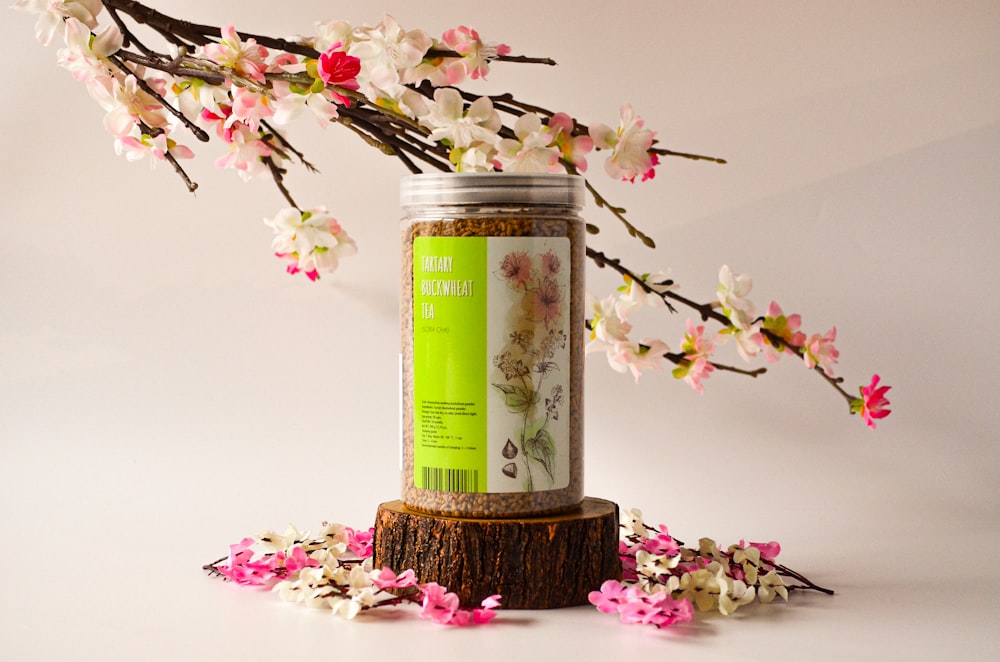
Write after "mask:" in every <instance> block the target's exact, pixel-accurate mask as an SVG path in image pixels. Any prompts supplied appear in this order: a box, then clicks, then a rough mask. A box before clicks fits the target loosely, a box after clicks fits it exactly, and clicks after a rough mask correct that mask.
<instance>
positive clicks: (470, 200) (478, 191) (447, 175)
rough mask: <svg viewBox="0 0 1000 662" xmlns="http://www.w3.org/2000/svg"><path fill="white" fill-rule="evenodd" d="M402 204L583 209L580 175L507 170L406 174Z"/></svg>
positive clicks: (581, 179)
mask: <svg viewBox="0 0 1000 662" xmlns="http://www.w3.org/2000/svg"><path fill="white" fill-rule="evenodd" d="M399 198H400V205H401V206H402V207H404V208H405V207H420V206H427V205H483V204H529V205H563V206H573V207H578V208H582V207H583V202H584V186H583V178H582V177H580V176H579V175H569V174H547V173H531V174H526V173H506V172H439V173H426V174H421V175H409V176H407V177H404V178H403V180H402V181H401V182H400V186H399Z"/></svg>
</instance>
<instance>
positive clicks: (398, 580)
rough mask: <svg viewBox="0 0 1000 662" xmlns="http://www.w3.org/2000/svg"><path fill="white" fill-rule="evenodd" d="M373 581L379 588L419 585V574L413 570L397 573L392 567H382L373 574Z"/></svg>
mask: <svg viewBox="0 0 1000 662" xmlns="http://www.w3.org/2000/svg"><path fill="white" fill-rule="evenodd" d="M372 583H373V584H375V586H378V587H379V588H382V589H386V588H407V587H409V586H416V585H417V576H416V574H415V573H414V572H413V570H404V571H403V572H401V573H400V574H398V575H397V574H396V573H395V572H393V571H392V569H391V568H382V569H381V570H379V571H378V572H375V573H373V574H372Z"/></svg>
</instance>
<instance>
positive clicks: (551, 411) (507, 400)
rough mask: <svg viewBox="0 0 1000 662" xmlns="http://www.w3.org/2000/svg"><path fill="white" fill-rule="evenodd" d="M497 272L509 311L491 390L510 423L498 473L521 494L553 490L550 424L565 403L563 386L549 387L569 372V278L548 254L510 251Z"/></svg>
mask: <svg viewBox="0 0 1000 662" xmlns="http://www.w3.org/2000/svg"><path fill="white" fill-rule="evenodd" d="M497 266H498V268H497V270H496V276H497V278H498V279H501V280H502V281H503V282H504V283H505V284H506V286H507V287H506V288H505V289H506V291H507V293H508V295H509V297H510V308H511V311H513V312H512V315H511V317H510V319H511V322H510V324H511V325H512V326H511V327H510V328H509V329H508V332H507V340H506V342H505V343H504V344H503V347H502V348H501V349H500V350H499V351H498V352H497V353H496V354H495V355H494V357H493V366H494V367H495V368H496V370H497V373H498V376H499V377H502V378H503V381H499V382H494V383H493V387H494V388H495V389H496V395H497V396H498V397H501V398H502V399H503V402H504V405H505V407H506V409H507V411H508V413H509V414H510V415H511V421H512V423H511V426H510V428H509V433H508V438H507V440H506V443H505V444H503V451H502V455H503V458H504V459H505V460H508V461H507V462H505V463H504V465H503V469H502V471H503V474H504V475H505V476H507V477H508V478H511V479H519V480H521V481H522V486H523V488H524V491H527V492H531V491H534V490H536V489H551V487H552V486H553V485H554V481H555V480H556V461H557V459H556V458H557V456H558V451H557V447H556V445H557V443H558V442H557V441H556V439H555V438H554V437H553V434H552V432H551V430H550V423H552V422H553V421H558V420H559V413H560V410H561V409H562V407H563V404H564V403H565V394H564V388H563V385H562V384H561V383H554V384H553V383H551V382H552V381H553V380H554V379H555V378H556V377H557V375H556V373H557V372H558V371H560V370H566V369H567V368H566V365H567V356H568V355H567V354H566V352H567V348H568V345H567V341H568V337H567V335H566V330H565V328H564V327H565V324H564V322H565V316H566V314H567V312H568V311H567V310H566V305H567V302H566V301H565V300H564V298H565V296H566V295H565V292H566V287H567V285H566V276H567V274H566V273H565V272H563V270H562V267H561V262H560V260H559V258H558V256H557V255H556V254H555V253H553V252H552V251H551V250H547V251H545V252H544V253H540V254H529V253H528V252H526V251H521V250H513V251H510V252H508V253H507V254H505V255H504V256H503V258H502V259H501V260H500V262H499V264H498V265H497ZM543 394H544V395H543Z"/></svg>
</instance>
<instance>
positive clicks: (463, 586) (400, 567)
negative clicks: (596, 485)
mask: <svg viewBox="0 0 1000 662" xmlns="http://www.w3.org/2000/svg"><path fill="white" fill-rule="evenodd" d="M374 553H375V559H374V560H375V567H376V568H381V567H388V568H391V569H392V570H393V571H395V572H397V573H399V572H402V571H404V570H407V569H410V568H412V569H413V570H414V572H416V574H417V579H418V580H419V581H420V582H423V583H426V582H437V583H438V584H441V585H442V586H445V587H447V588H448V590H449V591H452V592H454V593H456V594H458V596H459V599H460V600H461V603H462V605H463V606H465V607H477V606H479V603H480V602H481V601H482V600H483V598H485V597H487V596H489V595H494V594H497V593H499V594H500V595H501V596H503V597H502V601H501V604H502V605H503V607H505V608H508V609H549V608H554V607H570V606H574V605H583V604H587V603H588V600H587V596H588V594H589V593H590V591H594V590H597V589H599V588H600V586H601V584H602V583H603V582H604V581H606V580H608V579H621V561H620V560H619V558H618V506H617V505H615V504H614V503H612V502H610V501H605V500H603V499H593V498H589V497H588V498H586V499H585V500H584V502H583V504H582V505H581V506H580V507H579V508H576V509H575V510H572V511H569V512H566V513H560V514H557V515H544V516H541V517H532V518H518V519H464V518H458V517H438V516H434V515H427V514H424V513H420V512H417V511H414V510H410V509H409V508H407V507H406V506H404V505H403V503H402V502H401V501H390V502H388V503H383V504H382V505H380V506H379V509H378V514H377V516H376V519H375V540H374Z"/></svg>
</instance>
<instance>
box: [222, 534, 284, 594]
mask: <svg viewBox="0 0 1000 662" xmlns="http://www.w3.org/2000/svg"><path fill="white" fill-rule="evenodd" d="M255 542H256V541H255V540H254V539H253V538H244V539H243V540H241V541H239V542H238V543H236V544H234V545H230V546H229V559H228V560H227V561H226V562H225V563H221V564H219V565H217V566H215V567H216V569H217V570H218V571H219V572H220V573H221V574H222V575H223V576H224V577H227V578H229V579H231V580H232V581H234V582H236V583H237V584H241V585H243V586H259V585H261V584H266V583H267V582H269V581H270V580H271V579H273V578H275V577H277V576H278V573H277V571H276V558H275V557H274V556H265V557H263V558H261V559H258V560H256V561H255V560H253V550H252V549H251V547H252V546H253V544H254V543H255Z"/></svg>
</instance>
